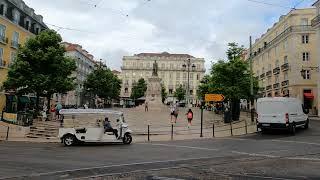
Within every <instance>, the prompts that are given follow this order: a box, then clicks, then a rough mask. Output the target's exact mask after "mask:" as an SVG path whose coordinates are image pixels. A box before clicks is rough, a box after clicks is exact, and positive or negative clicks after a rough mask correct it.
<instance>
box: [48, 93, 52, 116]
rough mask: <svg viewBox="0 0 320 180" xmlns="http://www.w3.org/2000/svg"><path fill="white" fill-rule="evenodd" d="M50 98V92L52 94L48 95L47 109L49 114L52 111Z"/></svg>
mask: <svg viewBox="0 0 320 180" xmlns="http://www.w3.org/2000/svg"><path fill="white" fill-rule="evenodd" d="M50 100H51V94H50V95H47V106H48V111H47V113H48V114H49V113H50V110H51V104H50Z"/></svg>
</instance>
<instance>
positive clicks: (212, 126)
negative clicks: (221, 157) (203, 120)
mask: <svg viewBox="0 0 320 180" xmlns="http://www.w3.org/2000/svg"><path fill="white" fill-rule="evenodd" d="M212 137H214V123H212Z"/></svg>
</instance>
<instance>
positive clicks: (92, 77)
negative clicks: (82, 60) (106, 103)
mask: <svg viewBox="0 0 320 180" xmlns="http://www.w3.org/2000/svg"><path fill="white" fill-rule="evenodd" d="M83 85H84V90H85V92H86V93H92V94H94V95H97V96H99V97H100V98H104V99H109V100H111V99H117V98H119V95H120V89H121V80H120V79H119V78H118V77H117V76H116V75H114V74H113V73H112V71H111V70H110V69H109V68H104V67H101V66H98V67H97V68H96V69H95V70H94V71H93V72H92V73H90V74H89V75H88V76H87V79H86V81H85V82H84V84H83Z"/></svg>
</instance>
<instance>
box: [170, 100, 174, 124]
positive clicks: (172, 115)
mask: <svg viewBox="0 0 320 180" xmlns="http://www.w3.org/2000/svg"><path fill="white" fill-rule="evenodd" d="M172 117H174V106H173V104H172V103H171V104H170V120H171V123H173V121H172Z"/></svg>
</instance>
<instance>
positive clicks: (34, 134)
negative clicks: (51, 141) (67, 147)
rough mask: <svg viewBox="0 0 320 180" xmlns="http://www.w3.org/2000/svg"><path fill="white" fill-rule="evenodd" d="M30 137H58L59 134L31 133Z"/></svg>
mask: <svg viewBox="0 0 320 180" xmlns="http://www.w3.org/2000/svg"><path fill="white" fill-rule="evenodd" d="M28 136H32V137H34V136H36V137H58V134H42V133H29V134H27V137H28Z"/></svg>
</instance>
